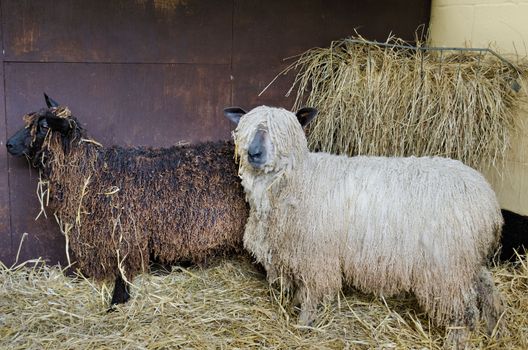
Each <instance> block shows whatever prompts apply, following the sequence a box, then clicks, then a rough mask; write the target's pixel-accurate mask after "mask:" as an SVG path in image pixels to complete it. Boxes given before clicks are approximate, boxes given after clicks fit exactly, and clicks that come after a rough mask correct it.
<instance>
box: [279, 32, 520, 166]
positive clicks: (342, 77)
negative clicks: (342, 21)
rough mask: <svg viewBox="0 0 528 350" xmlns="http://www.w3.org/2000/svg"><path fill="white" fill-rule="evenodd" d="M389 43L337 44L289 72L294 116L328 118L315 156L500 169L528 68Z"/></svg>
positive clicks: (317, 134) (315, 140) (313, 143)
mask: <svg viewBox="0 0 528 350" xmlns="http://www.w3.org/2000/svg"><path fill="white" fill-rule="evenodd" d="M385 44H388V45H389V46H380V45H376V44H375V43H373V42H369V41H367V40H365V39H363V38H361V37H351V38H348V39H344V40H339V41H335V42H332V44H331V45H330V47H328V48H314V49H311V50H308V51H306V52H305V53H303V54H302V55H301V56H300V57H299V58H298V60H297V61H296V62H294V63H293V64H292V65H290V66H289V67H288V68H287V69H286V70H285V71H283V72H281V74H286V73H288V72H290V71H292V70H298V72H297V75H296V78H295V81H294V83H293V86H292V87H291V89H290V92H291V91H293V90H295V89H296V92H297V97H296V101H295V106H294V108H293V109H294V110H296V109H298V108H299V107H301V106H302V105H307V106H311V107H316V108H317V109H318V110H319V116H318V118H317V119H316V121H315V123H314V124H313V125H312V126H311V128H310V129H309V136H308V141H309V147H310V149H311V150H316V151H318V150H320V151H325V152H330V153H336V154H347V155H349V156H354V155H384V156H410V155H415V156H427V155H437V156H443V157H448V158H454V159H458V160H461V161H463V162H464V163H465V164H467V165H470V166H473V167H476V168H480V169H482V168H483V166H484V165H489V164H491V165H497V162H498V161H499V160H501V159H502V158H503V156H504V154H505V152H506V150H507V148H508V146H509V140H510V133H511V131H512V130H515V129H516V123H517V122H516V118H515V115H516V110H517V109H518V107H519V101H520V100H521V99H522V98H525V97H526V89H524V88H522V89H521V85H522V84H523V82H522V79H521V78H522V77H523V76H524V77H526V76H527V72H528V71H527V68H528V63H527V62H526V61H520V60H519V61H518V62H516V66H513V65H511V64H509V63H506V62H505V61H504V60H502V59H501V58H498V57H497V56H495V55H494V54H492V53H490V52H488V51H478V52H473V51H460V50H458V51H437V50H422V49H415V48H412V47H411V46H410V45H409V44H407V43H405V42H403V41H402V40H399V39H396V38H392V37H391V38H389V39H388V40H387V42H386V43H385ZM391 45H395V46H391ZM421 45H422V44H421V43H418V47H420V46H421ZM519 90H520V91H519ZM516 91H519V92H516ZM290 92H289V93H290ZM289 93H288V94H289Z"/></svg>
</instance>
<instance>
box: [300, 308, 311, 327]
mask: <svg viewBox="0 0 528 350" xmlns="http://www.w3.org/2000/svg"><path fill="white" fill-rule="evenodd" d="M314 320H315V312H313V311H306V310H301V313H300V314H299V321H298V324H299V326H303V327H311V326H312V325H313V322H314Z"/></svg>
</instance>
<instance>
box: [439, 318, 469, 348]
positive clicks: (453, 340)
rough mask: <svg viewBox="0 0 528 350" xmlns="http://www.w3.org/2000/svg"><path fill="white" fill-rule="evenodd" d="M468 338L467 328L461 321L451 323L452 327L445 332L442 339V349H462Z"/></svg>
mask: <svg viewBox="0 0 528 350" xmlns="http://www.w3.org/2000/svg"><path fill="white" fill-rule="evenodd" d="M468 339H469V330H468V329H467V328H466V327H465V326H463V322H460V323H458V325H457V323H454V324H452V328H451V329H449V330H448V332H447V338H446V340H445V341H444V349H450V350H463V349H465V348H466V344H467V341H468Z"/></svg>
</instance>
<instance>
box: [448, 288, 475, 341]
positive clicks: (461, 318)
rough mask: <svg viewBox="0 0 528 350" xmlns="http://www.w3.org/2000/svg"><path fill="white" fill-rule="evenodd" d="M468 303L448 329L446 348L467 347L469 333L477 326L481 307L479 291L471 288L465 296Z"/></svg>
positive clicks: (465, 302)
mask: <svg viewBox="0 0 528 350" xmlns="http://www.w3.org/2000/svg"><path fill="white" fill-rule="evenodd" d="M464 304H465V305H466V307H465V311H464V313H463V314H461V315H458V316H456V317H455V318H454V319H453V320H452V321H451V325H450V327H449V328H448V330H447V338H446V341H445V342H444V348H445V349H457V350H458V349H460V350H461V349H465V348H466V344H467V341H468V340H469V334H470V332H471V331H474V330H475V329H476V328H477V324H478V319H479V314H480V312H479V309H478V307H477V293H476V291H475V290H473V289H471V290H470V291H469V293H468V294H467V295H465V297H464Z"/></svg>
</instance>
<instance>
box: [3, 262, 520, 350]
mask: <svg viewBox="0 0 528 350" xmlns="http://www.w3.org/2000/svg"><path fill="white" fill-rule="evenodd" d="M517 264H518V265H522V266H519V267H518V268H517V269H514V268H513V265H502V266H496V267H495V268H493V275H494V278H495V281H496V283H497V285H498V287H499V288H500V289H501V291H502V292H503V294H504V296H505V298H506V300H507V303H508V308H507V311H506V314H505V315H504V317H503V319H502V322H504V323H505V324H506V327H507V329H508V333H509V334H506V335H504V336H503V337H502V338H500V339H499V340H491V341H490V340H489V339H488V338H487V337H486V336H485V335H484V334H482V333H474V334H473V336H472V339H471V347H472V348H479V349H526V348H528V261H527V260H526V259H525V260H523V261H519V262H517ZM133 289H134V290H133V292H134V295H135V297H134V298H133V299H132V300H131V301H130V303H129V304H127V305H125V306H120V307H118V309H117V311H116V312H113V313H106V305H107V301H108V299H109V298H110V291H109V289H108V287H107V286H105V285H98V284H96V283H95V282H93V281H92V280H89V279H85V278H83V277H81V276H79V275H77V276H74V277H67V276H65V275H64V273H63V270H61V268H60V267H57V266H47V265H45V264H43V263H42V262H41V261H33V262H27V263H26V264H22V265H19V266H17V267H13V268H8V267H6V266H3V265H2V266H0V310H1V311H2V312H1V314H0V348H9V349H41V348H48V349H87V348H98V349H162V348H163V349H167V348H176V347H183V348H251V347H253V348H256V347H259V348H261V347H265V348H276V349H279V348H280V349H289V348H317V349H325V348H327V349H342V348H354V349H367V348H384V349H391V348H396V349H411V348H413V349H439V348H440V347H441V346H442V341H443V338H442V337H443V334H444V331H443V330H442V329H438V328H435V327H432V326H431V325H430V323H429V320H428V319H427V318H426V317H425V316H424V314H423V313H421V311H420V310H419V309H416V308H415V300H414V299H413V298H410V297H405V296H402V297H401V298H393V299H387V300H382V299H381V300H380V299H376V298H373V297H372V296H369V295H362V294H359V293H357V292H355V291H347V292H346V293H345V295H344V296H343V295H341V296H340V298H339V299H338V300H336V301H335V302H334V303H332V304H327V305H326V306H325V308H324V310H322V311H321V316H320V318H319V321H318V323H317V324H316V325H315V326H314V328H313V329H303V328H300V327H298V326H296V324H295V321H293V320H295V317H294V314H293V313H292V312H291V310H290V306H289V305H288V304H287V302H285V301H282V302H280V301H281V300H283V299H282V295H281V293H280V291H279V290H277V289H269V287H268V284H267V282H266V281H265V278H264V276H263V275H262V274H261V273H259V272H258V271H257V270H256V269H255V268H254V266H253V265H251V264H250V262H249V261H248V260H247V259H246V258H238V259H235V260H231V261H223V262H220V263H218V264H217V265H214V266H212V267H211V268H208V269H200V268H190V269H185V268H181V267H174V268H173V270H172V272H170V273H168V274H165V273H155V274H150V275H148V274H143V275H141V276H139V277H138V278H136V279H135V280H134V287H133ZM282 310H286V311H282Z"/></svg>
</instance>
